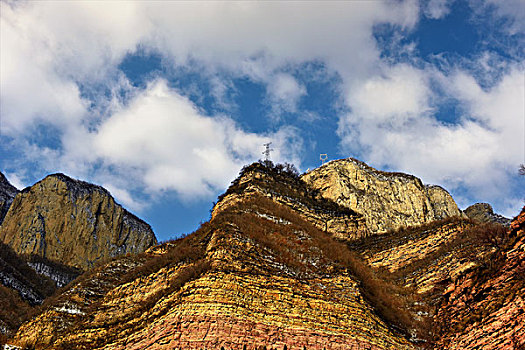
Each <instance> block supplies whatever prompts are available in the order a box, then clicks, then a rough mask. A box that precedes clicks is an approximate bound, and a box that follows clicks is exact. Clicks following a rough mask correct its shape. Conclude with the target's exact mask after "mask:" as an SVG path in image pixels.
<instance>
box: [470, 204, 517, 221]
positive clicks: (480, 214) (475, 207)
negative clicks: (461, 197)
mask: <svg viewBox="0 0 525 350" xmlns="http://www.w3.org/2000/svg"><path fill="white" fill-rule="evenodd" d="M463 212H464V213H465V214H466V215H467V216H468V217H469V218H470V219H472V220H475V221H478V222H482V223H484V222H485V223H486V222H495V223H498V224H501V225H504V226H509V225H510V222H511V220H510V219H508V218H506V217H504V216H502V215H499V214H496V213H494V210H493V209H492V206H491V205H490V204H488V203H476V204H472V205H471V206H469V207H468V208H467V209H465V210H464V211H463Z"/></svg>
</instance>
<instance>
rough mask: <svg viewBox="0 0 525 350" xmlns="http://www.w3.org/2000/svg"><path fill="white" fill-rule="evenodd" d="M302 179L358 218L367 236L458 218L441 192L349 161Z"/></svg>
mask: <svg viewBox="0 0 525 350" xmlns="http://www.w3.org/2000/svg"><path fill="white" fill-rule="evenodd" d="M302 179H303V180H304V181H305V182H306V183H307V184H308V185H309V186H310V187H312V188H314V189H317V190H319V191H320V193H321V195H322V196H324V197H326V198H329V199H331V200H334V201H335V202H337V203H338V204H341V205H343V206H345V207H347V208H350V209H352V210H354V211H356V212H358V213H360V214H362V215H363V217H364V218H365V220H366V226H367V228H368V229H369V230H370V231H371V232H385V231H387V230H389V229H396V228H399V227H402V226H414V225H420V224H423V223H427V222H431V221H434V220H439V219H444V218H447V217H452V216H461V215H462V214H461V211H460V210H459V209H458V207H457V205H456V203H455V202H454V200H453V199H452V197H451V196H450V194H449V193H448V192H447V191H445V190H444V189H443V188H441V187H439V186H425V185H423V183H422V182H421V180H420V179H418V178H417V177H415V176H412V175H407V174H402V173H387V172H382V171H378V170H376V169H373V168H371V167H369V166H368V165H366V164H365V163H362V162H360V161H358V160H355V159H352V158H349V159H341V160H336V161H331V162H329V163H327V164H325V165H324V166H322V167H320V168H317V169H315V170H313V171H311V172H309V173H307V174H305V175H303V176H302Z"/></svg>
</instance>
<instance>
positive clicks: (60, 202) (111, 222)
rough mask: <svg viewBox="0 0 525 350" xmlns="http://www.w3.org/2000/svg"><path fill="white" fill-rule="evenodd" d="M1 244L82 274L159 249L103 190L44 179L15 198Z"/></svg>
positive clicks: (149, 234) (144, 226)
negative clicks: (120, 258) (116, 258)
mask: <svg viewBox="0 0 525 350" xmlns="http://www.w3.org/2000/svg"><path fill="white" fill-rule="evenodd" d="M0 240H1V241H2V242H4V243H5V244H8V245H9V246H11V247H12V248H13V249H14V250H15V251H16V252H17V253H18V254H26V255H30V254H36V255H39V256H42V257H44V258H47V259H49V260H55V261H58V262H60V263H63V264H66V265H69V266H74V267H78V268H81V269H88V268H90V267H92V266H93V265H94V264H95V263H96V262H97V261H99V260H104V259H107V258H111V257H114V256H117V255H122V254H126V253H128V252H131V253H139V252H142V251H144V250H146V249H147V248H149V247H150V246H152V245H154V244H156V243H157V240H156V238H155V235H154V234H153V231H152V230H151V228H150V226H149V225H148V224H147V223H145V222H144V221H142V220H140V219H139V218H137V217H135V216H134V215H133V214H131V213H129V212H128V211H126V210H125V209H124V208H122V207H121V206H120V205H119V204H118V203H116V202H115V201H114V199H113V198H112V197H111V195H110V194H109V192H108V191H106V190H105V189H104V188H102V187H100V186H95V185H92V184H88V183H86V182H83V181H79V180H73V179H71V178H69V177H67V176H65V175H63V174H55V175H50V176H47V177H46V178H45V179H43V180H42V181H40V182H38V183H36V184H35V185H33V186H31V187H29V188H27V189H25V190H23V191H22V192H20V193H19V194H18V195H17V196H16V197H15V199H14V201H13V203H12V204H11V206H10V208H9V211H8V212H7V215H6V217H5V219H4V221H3V223H2V225H1V226H0Z"/></svg>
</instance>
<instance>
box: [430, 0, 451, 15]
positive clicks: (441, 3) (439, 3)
mask: <svg viewBox="0 0 525 350" xmlns="http://www.w3.org/2000/svg"><path fill="white" fill-rule="evenodd" d="M453 2H454V0H430V1H428V2H427V3H426V6H425V8H424V13H425V15H426V16H427V17H429V18H432V19H440V18H443V17H445V16H446V15H448V14H449V13H450V6H451V4H452V3H453Z"/></svg>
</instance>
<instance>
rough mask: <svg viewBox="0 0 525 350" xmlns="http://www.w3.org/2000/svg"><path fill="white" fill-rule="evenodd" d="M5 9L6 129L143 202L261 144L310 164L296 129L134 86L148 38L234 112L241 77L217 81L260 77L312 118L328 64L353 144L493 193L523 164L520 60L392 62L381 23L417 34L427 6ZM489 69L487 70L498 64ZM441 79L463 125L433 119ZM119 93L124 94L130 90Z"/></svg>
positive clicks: (216, 171) (196, 189)
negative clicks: (462, 64) (308, 74)
mask: <svg viewBox="0 0 525 350" xmlns="http://www.w3.org/2000/svg"><path fill="white" fill-rule="evenodd" d="M450 3H451V2H450V1H445V0H430V1H429V2H427V3H426V5H425V6H423V7H421V10H422V11H423V12H424V13H425V14H426V15H427V16H429V17H431V18H443V16H446V14H447V13H448V11H449V9H450ZM487 3H490V1H489V2H487ZM0 6H1V7H2V11H1V22H0V23H1V30H0V35H1V45H2V47H1V50H0V55H1V57H0V69H1V71H0V73H1V74H0V83H1V96H0V97H1V99H2V110H1V117H2V120H1V123H0V127H1V128H2V133H3V134H7V135H9V137H11V138H13V139H14V140H15V142H17V143H18V145H21V146H22V147H21V149H25V152H26V156H27V157H28V159H30V160H31V161H34V160H35V159H39V158H40V159H41V163H46V164H47V167H48V168H49V169H51V168H54V169H57V170H58V169H60V170H67V169H69V170H70V172H71V173H72V175H74V176H78V177H81V176H82V177H83V176H89V177H91V178H92V179H94V180H96V179H95V178H94V175H93V173H94V172H95V171H96V172H97V175H96V176H97V179H100V180H101V183H104V184H106V185H107V186H110V187H111V188H113V192H115V195H117V197H120V200H121V201H122V202H125V203H129V205H133V206H134V207H137V208H140V207H141V205H142V204H141V203H142V202H140V201H139V200H137V199H136V198H134V197H133V195H132V193H131V191H130V189H139V190H144V191H149V192H150V193H159V192H163V191H175V192H177V193H178V194H180V195H181V196H183V197H184V198H191V197H192V196H205V195H208V194H210V193H211V192H213V191H218V190H221V189H222V188H223V187H224V186H226V185H227V183H228V182H229V180H231V178H232V177H233V176H235V174H236V172H237V171H238V169H239V167H240V166H241V165H242V164H243V163H245V162H247V161H251V160H255V159H258V158H260V156H261V155H260V152H261V151H262V150H261V147H260V146H261V144H262V143H264V142H267V141H270V140H272V141H273V142H274V146H275V147H274V148H275V149H276V151H278V152H276V154H275V155H274V156H275V158H274V160H277V161H282V160H287V161H295V162H297V163H300V161H301V152H302V140H301V137H300V136H299V133H298V132H297V130H296V129H294V128H293V127H291V126H288V127H281V128H280V129H278V130H277V131H275V132H268V133H266V134H255V133H249V132H247V131H245V130H243V129H242V128H241V127H240V126H239V124H237V123H236V122H235V121H234V120H233V119H232V118H231V117H230V116H227V115H220V114H219V115H215V114H214V115H207V114H206V113H205V112H204V111H202V110H200V109H199V106H198V99H194V101H197V102H196V103H193V102H191V101H190V100H188V98H187V96H188V95H189V93H188V92H183V91H175V90H173V89H171V88H169V87H168V84H167V83H166V82H165V81H164V80H162V79H157V80H155V81H151V82H150V83H149V85H147V86H146V87H145V88H144V89H142V90H141V89H135V88H133V87H130V86H129V83H128V82H127V81H126V79H125V78H124V77H122V75H121V73H120V72H119V70H118V65H119V63H120V62H121V61H122V59H123V57H125V56H126V55H127V54H128V53H132V52H136V50H137V48H139V47H140V48H143V49H145V50H152V51H153V52H156V53H159V55H161V56H162V58H163V63H165V64H167V65H171V66H173V67H175V68H177V67H195V66H198V69H200V70H202V71H203V72H204V73H206V75H205V76H206V77H209V79H210V86H211V93H212V95H213V96H214V97H215V100H216V101H217V103H218V105H219V107H221V108H222V109H223V110H234V109H235V106H232V104H233V101H232V100H231V99H230V98H229V97H228V91H229V90H231V89H234V87H233V86H232V83H231V81H232V80H228V78H226V79H223V80H222V79H217V77H232V78H231V79H234V78H237V77H248V78H249V79H252V80H253V81H255V82H257V83H260V84H262V85H263V86H264V88H265V91H266V95H267V96H266V98H267V101H268V102H269V103H271V105H272V106H274V109H273V110H272V112H274V113H275V114H279V113H282V112H291V113H299V112H302V111H299V110H298V104H299V102H300V101H301V100H302V99H303V98H305V97H306V96H307V89H306V85H305V82H304V81H302V80H301V79H299V78H298V75H296V74H295V72H294V70H293V67H299V66H300V65H301V64H304V63H305V62H314V61H315V62H322V63H323V65H324V66H325V67H326V69H327V70H328V71H330V72H335V74H337V76H338V77H339V78H340V81H341V82H342V83H341V85H342V86H341V87H340V90H341V91H343V93H344V95H345V101H346V104H347V106H346V107H348V109H349V110H350V112H349V113H347V114H345V115H344V116H342V117H341V120H340V122H339V135H340V137H341V144H342V148H343V149H344V150H345V152H352V153H353V155H356V154H357V155H359V156H360V157H361V158H363V159H364V160H366V161H370V162H372V163H373V164H374V165H376V166H388V167H391V168H395V169H397V170H403V171H407V172H415V173H416V174H418V175H419V176H422V177H423V178H424V179H425V180H427V181H429V182H430V181H432V182H438V183H442V184H445V185H447V184H448V185H450V186H452V187H455V186H458V184H467V183H468V184H469V186H471V188H473V187H472V186H474V187H476V188H477V189H478V190H479V191H484V192H483V193H488V194H487V196H493V193H494V192H496V188H497V186H496V185H495V183H496V181H497V180H498V179H499V180H501V179H503V180H505V181H507V180H508V179H509V175H508V174H509V172H508V170H507V169H508V168H509V167H511V165H512V164H513V163H514V162H518V163H519V162H521V161H522V159H523V158H521V159H518V158H519V157H520V155H519V154H518V153H519V150H520V149H522V147H521V146H520V145H518V144H517V143H516V142H517V141H516V140H519V139H520V135H519V134H518V133H520V132H521V137H522V136H523V131H522V129H520V127H512V125H522V124H520V121H521V118H522V115H520V113H521V112H522V111H523V109H522V106H521V107H520V106H519V105H518V104H519V101H523V84H522V83H523V79H522V77H523V69H522V68H519V67H515V68H514V69H512V70H510V71H509V70H508V69H507V68H508V67H503V68H502V69H501V70H498V73H497V74H496V75H498V79H499V80H497V79H496V81H499V82H498V83H497V84H496V85H494V86H493V87H489V88H487V87H486V86H485V87H482V86H481V85H480V84H478V82H477V81H476V80H475V79H474V77H473V76H472V75H471V74H470V73H468V72H466V71H461V70H458V71H456V72H453V73H450V72H447V73H439V72H437V71H436V69H434V68H428V67H421V66H418V67H417V68H416V67H414V66H412V65H409V64H395V65H388V64H387V63H386V62H385V61H384V60H383V59H382V57H381V48H380V47H379V46H378V44H377V42H376V41H375V39H374V35H373V34H374V28H375V27H376V26H377V25H378V24H387V25H390V26H394V27H396V28H403V29H405V30H411V29H413V28H415V27H416V25H417V22H418V18H419V15H420V14H419V10H420V5H419V4H418V3H417V2H415V1H401V2H399V1H396V2H393V1H384V2H382V1H369V2H333V3H330V6H327V5H326V3H324V2H302V3H300V5H299V4H298V3H295V2H206V3H202V2H165V3H161V2H126V3H123V2H119V1H115V2H113V1H110V2H105V3H104V4H103V5H100V4H99V3H97V2H34V1H33V2H16V3H14V2H1V3H0ZM494 6H496V8H497V10H498V11H499V12H498V14H499V15H500V16H506V17H508V18H515V19H516V20H515V21H513V22H512V23H514V24H513V26H511V27H509V28H511V29H509V30H511V31H512V33H517V32H518V31H520V30H522V29H523V28H522V26H520V25H518V23H524V22H523V21H521V22H520V21H519V19H520V18H519V16H520V15H519V13H521V14H522V13H523V11H521V12H520V11H513V10H512V6H507V5H504V4H503V3H500V4H498V3H497V2H496V3H494ZM516 6H518V5H516ZM521 6H522V5H519V6H518V7H517V8H518V9H519V8H521ZM512 16H514V17H512ZM79 38H81V39H79ZM399 42H401V40H400V41H399ZM413 45H414V44H413V43H411V44H407V46H406V50H405V51H406V52H405V53H404V54H405V55H409V56H410V55H413V54H414V53H415V52H417V49H414V47H413ZM411 62H413V61H411ZM487 62H488V63H487V64H486V67H488V68H487V69H490V68H491V67H493V66H494V65H493V64H492V63H491V62H489V61H487ZM290 67H292V69H291V68H290ZM520 77H521V80H520ZM520 81H521V85H520ZM450 82H451V83H450ZM491 83H492V82H491ZM433 84H438V85H439V86H438V87H439V89H440V90H443V91H444V93H445V94H447V96H448V97H449V98H454V99H457V100H458V104H459V105H460V107H461V108H462V110H463V112H464V115H463V118H460V119H459V120H458V121H457V122H456V123H453V124H451V125H448V124H443V123H442V122H440V121H439V120H438V119H437V118H436V116H435V112H436V105H435V101H436V99H437V97H436V92H435V91H436V90H435V88H436V86H434V85H433ZM492 85H493V84H491V85H490V86H492ZM99 87H102V89H99ZM338 88H339V87H338ZM121 90H125V91H126V99H122V98H121V97H119V91H121ZM86 91H87V92H90V93H91V92H93V96H91V95H90V94H88V93H86ZM97 93H98V95H97ZM520 94H521V95H520ZM301 114H303V113H301ZM304 115H305V117H304V120H308V119H311V120H315V119H316V118H318V116H316V115H315V113H310V114H308V113H305V114H304ZM39 125H47V126H49V127H50V128H52V129H53V130H55V131H56V135H57V136H56V138H57V139H58V142H57V143H58V145H54V146H53V147H51V146H49V145H46V144H45V141H46V140H40V143H39V140H38V139H37V138H36V137H35V134H34V133H33V131H34V130H35V128H36V127H39ZM514 150H517V151H514ZM473 169H474V170H473ZM507 188H509V187H507ZM480 193H481V192H480Z"/></svg>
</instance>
